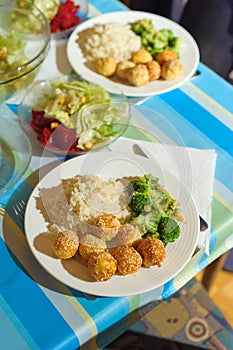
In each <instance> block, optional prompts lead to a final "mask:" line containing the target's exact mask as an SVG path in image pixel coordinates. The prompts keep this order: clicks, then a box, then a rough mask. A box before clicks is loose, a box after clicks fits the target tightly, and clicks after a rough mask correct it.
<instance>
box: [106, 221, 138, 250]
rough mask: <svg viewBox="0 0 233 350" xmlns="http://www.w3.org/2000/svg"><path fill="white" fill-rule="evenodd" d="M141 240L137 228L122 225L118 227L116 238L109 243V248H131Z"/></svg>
mask: <svg viewBox="0 0 233 350" xmlns="http://www.w3.org/2000/svg"><path fill="white" fill-rule="evenodd" d="M141 239H142V237H141V233H140V231H139V229H138V227H137V226H134V225H131V224H124V225H121V226H120V228H119V230H118V232H117V234H116V236H115V237H114V238H113V239H112V241H111V242H110V247H120V246H123V245H128V246H132V245H134V244H136V243H138V242H139V241H140V240H141Z"/></svg>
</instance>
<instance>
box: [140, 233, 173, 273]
mask: <svg viewBox="0 0 233 350" xmlns="http://www.w3.org/2000/svg"><path fill="white" fill-rule="evenodd" d="M136 249H137V251H138V252H139V254H140V255H141V257H142V259H143V263H142V264H143V265H144V266H145V267H150V266H155V265H156V266H158V267H160V266H161V264H162V262H163V261H164V259H165V257H166V251H165V248H164V244H163V242H162V241H161V240H160V239H157V238H145V239H143V240H142V241H141V242H140V243H139V244H138V245H137V247H136Z"/></svg>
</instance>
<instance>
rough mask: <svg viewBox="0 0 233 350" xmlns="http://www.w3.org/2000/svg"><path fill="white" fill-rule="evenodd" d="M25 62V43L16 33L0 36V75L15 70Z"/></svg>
mask: <svg viewBox="0 0 233 350" xmlns="http://www.w3.org/2000/svg"><path fill="white" fill-rule="evenodd" d="M26 61H27V57H26V56H25V43H24V42H23V40H22V39H21V38H20V36H19V35H18V34H17V33H16V32H11V33H9V34H8V35H6V36H2V35H0V73H3V72H8V71H10V70H13V69H16V68H18V67H19V66H21V65H22V64H24V63H25V62H26Z"/></svg>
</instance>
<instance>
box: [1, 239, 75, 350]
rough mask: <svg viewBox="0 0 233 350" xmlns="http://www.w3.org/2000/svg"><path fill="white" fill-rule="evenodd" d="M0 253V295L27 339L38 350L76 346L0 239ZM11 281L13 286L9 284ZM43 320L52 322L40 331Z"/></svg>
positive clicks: (59, 319)
mask: <svg viewBox="0 0 233 350" xmlns="http://www.w3.org/2000/svg"><path fill="white" fill-rule="evenodd" d="M0 251H1V264H0V276H1V279H0V289H1V295H2V297H3V298H4V299H5V301H6V302H7V304H8V305H9V308H10V309H11V310H12V312H13V313H14V314H15V317H17V319H18V320H19V322H20V323H21V324H23V325H24V327H25V329H26V330H27V332H28V334H30V337H31V338H32V339H33V340H34V342H35V343H36V344H38V347H39V348H41V349H45V348H47V349H55V348H56V346H57V344H62V346H61V348H62V349H64V350H66V349H67V350H68V349H71V348H73V349H75V348H77V347H78V346H79V345H80V344H79V342H78V339H77V337H76V335H75V334H74V332H73V330H72V329H71V328H70V327H69V325H68V324H67V323H66V322H65V320H64V319H63V318H62V316H61V315H60V314H59V312H58V311H57V310H56V308H55V307H54V306H53V305H52V304H51V302H50V301H49V300H48V299H47V297H46V296H45V295H44V293H43V292H42V290H41V289H40V287H39V286H38V285H37V284H36V283H35V282H34V281H33V280H32V279H31V277H30V276H28V275H27V274H26V273H25V272H24V271H22V270H21V268H20V267H19V266H18V264H17V260H15V257H14V256H12V253H10V254H9V251H8V250H7V248H6V246H5V243H4V242H3V240H2V239H0ZM12 280H14V283H11V281H12ZM16 286H17V289H16ZM17 294H18V297H17ZM25 305H27V312H25ZM35 315H36V317H35ZM45 319H47V320H50V319H51V320H53V327H50V326H49V329H48V328H43V327H44V320H45ZM38 329H40V332H38ZM57 329H59V332H57ZM48 332H49V334H48ZM24 335H25V334H24ZM5 336H6V335H5V334H3V335H2V336H1V344H2V343H3V342H4V341H5V338H3V337H5ZM64 339H66V343H65V344H64V343H63V342H64ZM29 340H31V339H29ZM29 340H28V342H29ZM56 349H57V348H56Z"/></svg>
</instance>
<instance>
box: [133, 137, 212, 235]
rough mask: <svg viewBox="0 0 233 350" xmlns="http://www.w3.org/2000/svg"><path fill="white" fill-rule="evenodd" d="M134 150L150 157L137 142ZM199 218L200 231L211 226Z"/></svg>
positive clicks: (140, 154) (139, 154) (138, 153)
mask: <svg viewBox="0 0 233 350" xmlns="http://www.w3.org/2000/svg"><path fill="white" fill-rule="evenodd" d="M133 152H134V153H135V154H136V155H138V156H142V157H145V158H148V159H149V157H148V155H147V154H146V153H145V152H144V151H143V150H142V149H141V147H140V146H138V144H136V143H135V144H134V145H133ZM199 219H200V231H205V230H207V228H208V227H209V226H208V224H207V222H206V221H205V220H204V219H203V217H201V216H200V215H199Z"/></svg>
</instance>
